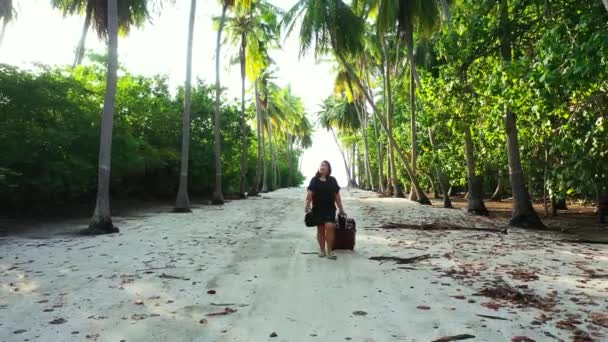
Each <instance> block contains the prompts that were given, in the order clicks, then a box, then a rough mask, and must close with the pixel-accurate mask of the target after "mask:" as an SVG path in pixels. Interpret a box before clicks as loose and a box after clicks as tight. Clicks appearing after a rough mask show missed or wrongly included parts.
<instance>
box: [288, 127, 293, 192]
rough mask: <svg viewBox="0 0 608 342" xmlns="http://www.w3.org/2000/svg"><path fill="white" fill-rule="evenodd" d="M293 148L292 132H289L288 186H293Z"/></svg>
mask: <svg viewBox="0 0 608 342" xmlns="http://www.w3.org/2000/svg"><path fill="white" fill-rule="evenodd" d="M291 148H292V138H291V133H287V187H291V186H292V185H293V167H292V165H291V164H292V163H293V154H292V151H291Z"/></svg>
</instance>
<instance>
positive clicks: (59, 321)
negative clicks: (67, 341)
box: [49, 318, 67, 324]
mask: <svg viewBox="0 0 608 342" xmlns="http://www.w3.org/2000/svg"><path fill="white" fill-rule="evenodd" d="M65 322H67V321H66V320H65V319H63V318H55V319H54V320H52V321H50V322H49V324H63V323H65Z"/></svg>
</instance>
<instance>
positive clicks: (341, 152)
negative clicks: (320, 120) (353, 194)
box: [329, 127, 352, 185]
mask: <svg viewBox="0 0 608 342" xmlns="http://www.w3.org/2000/svg"><path fill="white" fill-rule="evenodd" d="M329 131H330V132H331V135H332V136H333V137H334V142H335V143H336V146H338V150H339V151H340V154H341V155H342V160H343V161H344V168H345V169H346V177H348V184H349V185H351V184H352V179H351V178H350V168H349V167H348V161H347V160H346V155H345V154H344V150H343V149H342V145H340V142H339V141H338V137H337V136H336V132H334V129H333V127H329Z"/></svg>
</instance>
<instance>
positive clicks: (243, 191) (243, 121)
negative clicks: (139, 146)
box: [239, 32, 247, 198]
mask: <svg viewBox="0 0 608 342" xmlns="http://www.w3.org/2000/svg"><path fill="white" fill-rule="evenodd" d="M246 45H247V35H246V34H245V32H243V33H242V34H241V48H240V51H239V59H240V62H241V132H242V134H243V137H242V145H243V148H242V150H241V181H240V184H239V197H240V198H245V197H246V196H247V195H246V188H247V117H246V116H245V54H246V53H247V52H246Z"/></svg>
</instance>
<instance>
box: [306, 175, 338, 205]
mask: <svg viewBox="0 0 608 342" xmlns="http://www.w3.org/2000/svg"><path fill="white" fill-rule="evenodd" d="M308 190H310V191H312V193H313V195H312V206H313V208H319V209H320V208H322V209H325V210H333V211H335V210H336V204H335V203H336V194H337V193H338V192H339V191H340V186H339V185H338V181H336V179H335V178H334V177H332V176H329V177H327V179H326V180H325V181H322V180H321V179H319V177H314V178H313V179H311V180H310V185H308Z"/></svg>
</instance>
